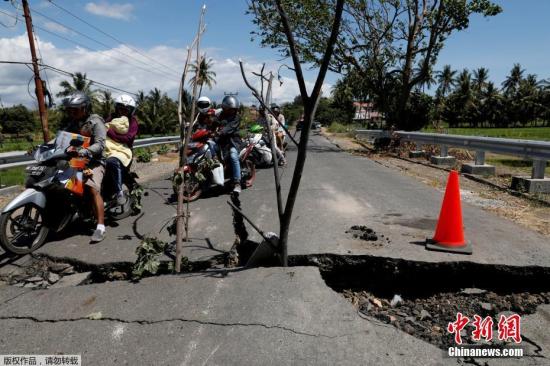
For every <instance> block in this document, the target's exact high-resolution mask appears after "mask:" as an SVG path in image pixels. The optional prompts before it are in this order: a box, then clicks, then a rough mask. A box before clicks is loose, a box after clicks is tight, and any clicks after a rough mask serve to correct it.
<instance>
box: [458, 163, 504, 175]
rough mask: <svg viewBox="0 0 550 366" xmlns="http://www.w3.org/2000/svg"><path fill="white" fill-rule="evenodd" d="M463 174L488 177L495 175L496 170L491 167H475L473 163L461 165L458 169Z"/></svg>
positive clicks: (485, 165)
mask: <svg viewBox="0 0 550 366" xmlns="http://www.w3.org/2000/svg"><path fill="white" fill-rule="evenodd" d="M460 171H461V172H463V173H468V174H474V175H482V176H490V175H495V174H496V168H495V167H494V166H493V165H487V164H484V165H476V164H475V163H467V164H462V167H461V169H460Z"/></svg>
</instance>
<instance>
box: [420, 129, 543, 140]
mask: <svg viewBox="0 0 550 366" xmlns="http://www.w3.org/2000/svg"><path fill="white" fill-rule="evenodd" d="M444 131H446V132H447V133H449V134H450V135H468V136H485V137H503V138H510V139H523V140H542V141H550V127H518V128H448V129H445V130H444ZM423 132H434V130H433V129H432V128H429V129H425V130H423Z"/></svg>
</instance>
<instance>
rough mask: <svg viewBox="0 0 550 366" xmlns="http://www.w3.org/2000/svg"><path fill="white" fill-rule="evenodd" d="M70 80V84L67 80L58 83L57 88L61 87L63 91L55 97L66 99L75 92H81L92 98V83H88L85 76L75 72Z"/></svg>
mask: <svg viewBox="0 0 550 366" xmlns="http://www.w3.org/2000/svg"><path fill="white" fill-rule="evenodd" d="M72 78H73V80H72V84H71V83H70V82H68V81H67V80H63V81H62V82H60V83H59V86H60V87H62V88H63V90H61V91H60V92H59V93H57V94H56V96H57V97H66V96H68V95H70V94H72V93H74V92H75V91H81V92H84V93H86V94H88V95H89V96H92V94H93V91H92V84H93V81H88V79H86V74H83V73H81V72H77V73H75V74H74V75H73V76H72Z"/></svg>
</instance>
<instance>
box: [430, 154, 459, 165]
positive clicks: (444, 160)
mask: <svg viewBox="0 0 550 366" xmlns="http://www.w3.org/2000/svg"><path fill="white" fill-rule="evenodd" d="M430 163H432V164H433V165H438V166H441V165H443V166H453V165H455V164H456V158H455V157H453V156H432V157H431V158H430Z"/></svg>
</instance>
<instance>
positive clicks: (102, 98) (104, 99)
mask: <svg viewBox="0 0 550 366" xmlns="http://www.w3.org/2000/svg"><path fill="white" fill-rule="evenodd" d="M96 100H97V101H98V103H99V111H100V113H101V116H102V117H103V118H107V117H109V115H110V114H111V112H112V110H113V107H114V100H113V96H112V94H111V92H110V91H108V90H102V91H100V92H99V93H97V97H96Z"/></svg>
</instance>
